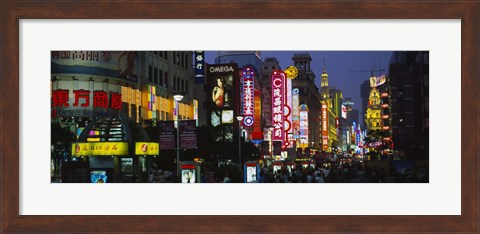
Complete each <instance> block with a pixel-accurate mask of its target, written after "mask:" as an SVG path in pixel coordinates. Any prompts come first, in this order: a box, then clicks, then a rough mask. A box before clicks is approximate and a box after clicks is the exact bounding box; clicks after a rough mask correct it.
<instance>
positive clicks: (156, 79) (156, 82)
mask: <svg viewBox="0 0 480 234" xmlns="http://www.w3.org/2000/svg"><path fill="white" fill-rule="evenodd" d="M153 81H154V83H155V84H158V69H157V68H154V69H153Z"/></svg>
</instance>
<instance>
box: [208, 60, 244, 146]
mask: <svg viewBox="0 0 480 234" xmlns="http://www.w3.org/2000/svg"><path fill="white" fill-rule="evenodd" d="M238 76H239V72H238V69H237V64H234V63H231V64H211V65H208V66H207V90H208V92H207V102H206V107H207V110H208V113H209V114H208V115H209V117H210V121H209V125H210V126H211V127H212V134H213V139H214V140H215V141H217V142H233V135H234V134H233V125H234V124H235V123H236V120H235V115H236V111H235V108H236V106H235V100H236V95H238V94H239V93H240V92H239V91H235V87H238V86H237V82H238V79H239V77H238ZM252 88H253V84H252ZM252 95H253V92H252ZM252 102H253V97H252ZM252 105H253V104H252ZM252 107H253V106H252ZM252 119H253V109H252ZM252 124H253V122H252Z"/></svg>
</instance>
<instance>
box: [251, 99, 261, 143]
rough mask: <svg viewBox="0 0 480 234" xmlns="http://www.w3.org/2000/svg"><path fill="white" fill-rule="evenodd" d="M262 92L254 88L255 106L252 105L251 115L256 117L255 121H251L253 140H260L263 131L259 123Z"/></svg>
mask: <svg viewBox="0 0 480 234" xmlns="http://www.w3.org/2000/svg"><path fill="white" fill-rule="evenodd" d="M261 98H262V93H261V92H260V91H259V90H255V97H254V99H255V101H254V103H255V105H254V106H255V107H254V110H253V115H254V119H256V120H257V121H255V122H254V123H253V133H252V138H253V139H254V140H262V139H263V132H262V125H261V122H262V121H260V120H261V119H262V100H261Z"/></svg>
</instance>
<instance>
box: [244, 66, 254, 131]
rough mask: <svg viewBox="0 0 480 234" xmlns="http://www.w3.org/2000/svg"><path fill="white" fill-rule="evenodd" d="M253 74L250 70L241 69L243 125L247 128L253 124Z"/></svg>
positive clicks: (247, 68)
mask: <svg viewBox="0 0 480 234" xmlns="http://www.w3.org/2000/svg"><path fill="white" fill-rule="evenodd" d="M254 78H255V74H254V71H253V69H252V68H250V67H245V68H244V69H243V80H242V81H243V82H242V87H243V88H242V89H243V90H242V91H243V116H244V119H243V120H244V121H243V124H244V125H245V126H247V127H250V126H252V125H253V123H254V121H255V120H254V116H253V114H254V107H255V102H254V92H253V81H254Z"/></svg>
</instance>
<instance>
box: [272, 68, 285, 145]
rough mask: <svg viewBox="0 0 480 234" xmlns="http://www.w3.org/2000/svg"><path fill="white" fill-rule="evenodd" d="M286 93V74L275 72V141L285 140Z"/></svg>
mask: <svg viewBox="0 0 480 234" xmlns="http://www.w3.org/2000/svg"><path fill="white" fill-rule="evenodd" d="M284 92H285V73H283V71H274V72H273V74H272V122H273V128H274V129H273V136H272V138H273V139H272V140H273V141H282V145H283V142H284V140H285V131H284V123H283V119H284V105H285V100H284Z"/></svg>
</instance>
